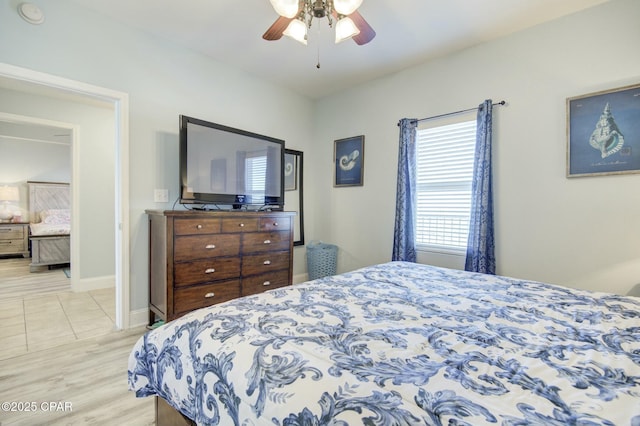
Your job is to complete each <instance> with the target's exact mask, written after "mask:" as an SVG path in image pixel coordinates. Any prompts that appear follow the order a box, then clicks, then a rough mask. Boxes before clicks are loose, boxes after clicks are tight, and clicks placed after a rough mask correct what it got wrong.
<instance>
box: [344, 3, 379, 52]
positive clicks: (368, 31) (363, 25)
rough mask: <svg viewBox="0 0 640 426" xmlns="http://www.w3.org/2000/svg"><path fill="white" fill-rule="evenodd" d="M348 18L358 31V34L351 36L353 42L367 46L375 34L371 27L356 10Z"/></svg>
mask: <svg viewBox="0 0 640 426" xmlns="http://www.w3.org/2000/svg"><path fill="white" fill-rule="evenodd" d="M349 18H351V20H352V21H353V23H354V24H356V27H358V29H359V30H360V34H356V35H354V36H353V41H355V42H356V43H357V44H359V45H361V46H362V45H363V44H367V43H369V42H370V41H371V40H373V38H374V37H375V36H376V32H375V31H374V29H373V28H371V25H369V23H368V22H367V21H365V19H364V18H363V17H362V15H360V12H358V11H357V10H356V11H355V12H353V13H352V14H351V15H349Z"/></svg>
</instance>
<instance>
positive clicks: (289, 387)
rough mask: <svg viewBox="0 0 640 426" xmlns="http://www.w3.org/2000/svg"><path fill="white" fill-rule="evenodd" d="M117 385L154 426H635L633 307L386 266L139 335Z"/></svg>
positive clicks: (598, 296) (630, 302)
mask: <svg viewBox="0 0 640 426" xmlns="http://www.w3.org/2000/svg"><path fill="white" fill-rule="evenodd" d="M128 382H129V389H130V390H132V391H134V392H135V394H136V396H138V397H146V396H154V395H155V396H156V397H157V407H159V408H158V409H157V413H158V412H162V413H165V414H160V415H158V418H157V422H158V425H162V424H163V422H164V421H165V420H166V418H165V416H166V415H167V414H166V413H170V412H172V411H173V412H175V411H177V412H179V413H180V415H179V416H180V417H181V418H182V419H183V420H184V422H185V423H184V424H193V423H195V424H198V425H217V424H220V425H232V424H233V425H259V424H264V425H267V424H268V425H323V424H326V425H362V424H365V425H414V424H415V425H423V424H427V425H446V424H449V425H483V424H500V425H558V426H559V425H569V424H578V425H627V426H637V425H640V299H639V298H635V297H629V296H618V295H613V294H606V293H591V292H587V291H580V290H572V289H569V288H565V287H559V286H554V285H550V284H544V283H539V282H532V281H526V280H519V279H513V278H507V277H499V276H490V275H482V274H474V273H469V272H464V271H457V270H449V269H444V268H437V267H432V266H426V265H418V264H413V263H406V262H391V263H386V264H381V265H375V266H370V267H366V268H363V269H360V270H357V271H354V272H351V273H346V274H341V275H337V276H334V277H327V278H322V279H318V280H314V281H310V282H307V283H303V284H298V285H294V286H291V287H285V288H282V289H276V290H272V291H269V292H266V293H263V294H259V295H254V296H249V297H244V298H240V299H235V300H232V301H229V302H226V303H223V304H219V305H214V306H211V307H209V308H204V309H201V310H197V311H194V312H191V313H190V314H187V315H186V316H184V317H182V318H179V319H177V320H175V321H173V322H170V323H168V324H165V325H164V326H161V327H159V328H157V329H155V330H152V331H149V332H148V333H146V334H145V335H144V336H142V337H141V338H140V340H139V341H138V342H137V343H136V345H135V346H134V348H133V349H132V351H131V354H130V357H129V364H128ZM168 407H170V408H169V409H168V410H167V408H168ZM175 424H180V423H175Z"/></svg>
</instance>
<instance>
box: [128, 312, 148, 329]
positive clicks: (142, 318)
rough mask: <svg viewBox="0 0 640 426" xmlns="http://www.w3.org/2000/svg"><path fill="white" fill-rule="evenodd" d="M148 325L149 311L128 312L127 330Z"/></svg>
mask: <svg viewBox="0 0 640 426" xmlns="http://www.w3.org/2000/svg"><path fill="white" fill-rule="evenodd" d="M148 324H149V309H147V308H143V309H136V310H135V311H129V328H136V327H142V326H144V325H148Z"/></svg>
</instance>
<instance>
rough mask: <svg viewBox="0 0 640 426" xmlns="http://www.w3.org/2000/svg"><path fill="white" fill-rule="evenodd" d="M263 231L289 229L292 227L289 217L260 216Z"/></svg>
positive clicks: (260, 226)
mask: <svg viewBox="0 0 640 426" xmlns="http://www.w3.org/2000/svg"><path fill="white" fill-rule="evenodd" d="M259 228H260V230H261V231H288V230H289V229H290V228H291V220H289V218H288V217H287V218H277V217H263V218H260V224H259Z"/></svg>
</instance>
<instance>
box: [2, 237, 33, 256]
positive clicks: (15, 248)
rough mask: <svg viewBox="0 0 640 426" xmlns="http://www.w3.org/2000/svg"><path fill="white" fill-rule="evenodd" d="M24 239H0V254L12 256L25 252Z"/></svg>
mask: <svg viewBox="0 0 640 426" xmlns="http://www.w3.org/2000/svg"><path fill="white" fill-rule="evenodd" d="M26 250H27V247H25V244H24V239H21V240H5V239H0V254H13V253H18V252H23V251H26Z"/></svg>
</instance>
